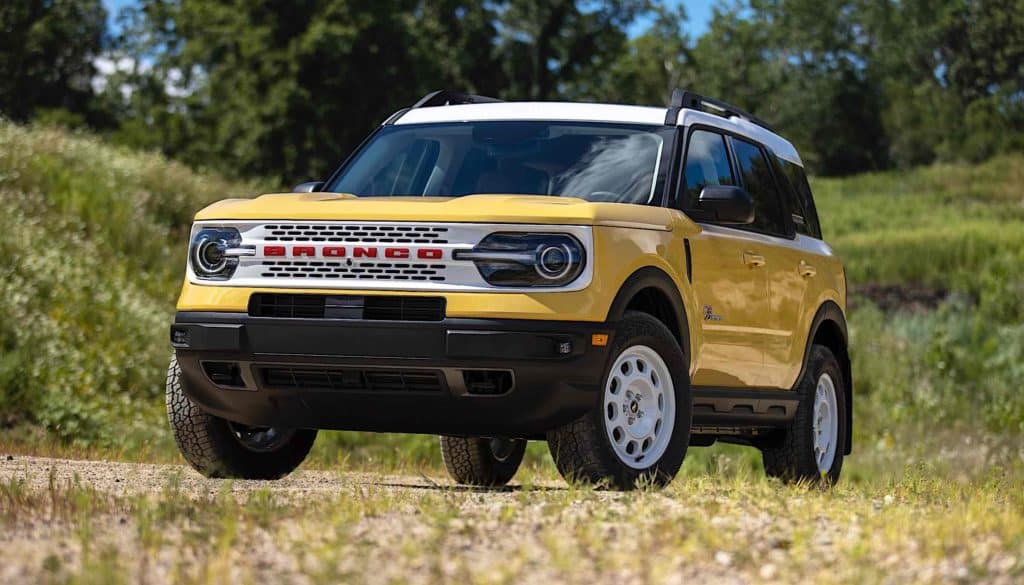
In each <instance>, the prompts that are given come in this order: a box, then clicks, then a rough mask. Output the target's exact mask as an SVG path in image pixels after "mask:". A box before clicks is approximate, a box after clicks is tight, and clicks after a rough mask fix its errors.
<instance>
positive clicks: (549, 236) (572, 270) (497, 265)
mask: <svg viewBox="0 0 1024 585" xmlns="http://www.w3.org/2000/svg"><path fill="white" fill-rule="evenodd" d="M452 257H453V258H454V259H455V260H471V261H473V262H475V263H476V267H477V270H479V271H480V275H481V276H483V278H484V280H486V281H487V283H488V284H491V285H494V286H508V287H513V286H516V287H531V286H536V287H560V286H565V285H567V284H569V283H571V282H572V281H574V280H576V278H578V277H579V276H580V274H582V273H583V268H584V266H586V252H585V250H584V248H583V244H581V243H580V241H579V240H577V239H576V238H575V237H573V236H572V235H570V234H559V233H532V232H496V233H493V234H489V235H488V236H487V237H485V238H484V239H483V240H481V241H480V243H479V244H477V245H476V247H474V248H473V249H472V250H456V251H455V252H454V253H453V254H452Z"/></svg>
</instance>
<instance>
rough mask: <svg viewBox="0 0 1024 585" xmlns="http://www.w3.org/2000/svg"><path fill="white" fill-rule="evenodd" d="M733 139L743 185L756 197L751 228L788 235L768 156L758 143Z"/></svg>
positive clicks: (754, 198) (753, 197)
mask: <svg viewBox="0 0 1024 585" xmlns="http://www.w3.org/2000/svg"><path fill="white" fill-rule="evenodd" d="M731 140H732V149H733V152H735V153H736V162H737V164H738V165H739V168H738V170H739V175H740V178H741V179H742V181H743V188H744V189H746V190H747V193H750V197H751V198H752V199H753V200H754V223H753V224H751V225H750V227H751V229H753V230H755V231H759V232H764V233H768V234H772V235H782V236H784V235H786V222H785V220H784V219H783V212H782V200H781V199H780V197H779V191H778V187H777V186H776V184H775V178H774V177H773V176H772V171H771V167H770V166H769V163H768V159H766V158H765V156H764V153H763V152H762V151H761V148H760V147H759V146H757V145H756V144H752V143H750V142H747V141H745V140H739V139H737V138H732V139H731Z"/></svg>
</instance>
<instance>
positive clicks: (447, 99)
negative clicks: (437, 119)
mask: <svg viewBox="0 0 1024 585" xmlns="http://www.w3.org/2000/svg"><path fill="white" fill-rule="evenodd" d="M500 101H502V100H499V99H497V98H492V97H487V96H484V95H474V94H471V93H463V92H461V91H452V90H450V89H442V90H438V91H434V92H431V93H428V94H427V95H425V96H423V97H422V98H420V101H418V102H416V103H415V104H413V105H412V106H411V109H415V108H432V107H434V106H455V105H461V104H492V103H496V102H500Z"/></svg>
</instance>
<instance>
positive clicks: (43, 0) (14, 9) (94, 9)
mask: <svg viewBox="0 0 1024 585" xmlns="http://www.w3.org/2000/svg"><path fill="white" fill-rule="evenodd" d="M106 17H107V13H106V11H105V10H104V9H103V5H102V3H101V2H100V0H15V1H5V2H3V3H0V112H2V113H3V114H4V115H6V116H8V117H10V118H13V119H15V120H27V119H28V118H30V117H32V116H33V115H34V114H38V113H39V112H40V111H41V110H46V109H62V110H64V111H66V112H68V113H69V114H72V115H76V116H78V117H80V118H83V119H84V117H85V116H86V115H87V114H89V113H90V107H89V106H90V100H91V87H90V82H91V80H92V76H93V75H94V73H95V70H94V68H93V64H92V60H93V59H94V58H95V57H97V56H98V55H99V53H100V50H101V47H102V42H103V35H104V27H105V26H106Z"/></svg>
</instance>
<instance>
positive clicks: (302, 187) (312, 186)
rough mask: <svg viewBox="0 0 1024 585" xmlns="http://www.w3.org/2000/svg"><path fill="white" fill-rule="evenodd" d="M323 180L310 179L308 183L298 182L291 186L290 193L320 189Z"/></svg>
mask: <svg viewBox="0 0 1024 585" xmlns="http://www.w3.org/2000/svg"><path fill="white" fill-rule="evenodd" d="M323 186H324V183H323V181H310V182H308V183H299V184H298V185H295V186H294V187H292V193H312V192H314V191H318V190H320V187H323Z"/></svg>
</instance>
